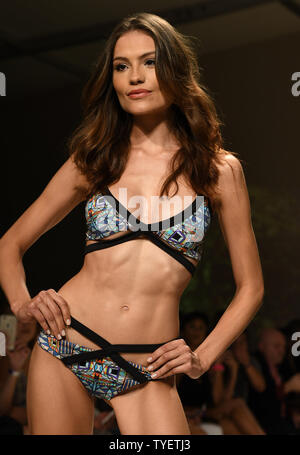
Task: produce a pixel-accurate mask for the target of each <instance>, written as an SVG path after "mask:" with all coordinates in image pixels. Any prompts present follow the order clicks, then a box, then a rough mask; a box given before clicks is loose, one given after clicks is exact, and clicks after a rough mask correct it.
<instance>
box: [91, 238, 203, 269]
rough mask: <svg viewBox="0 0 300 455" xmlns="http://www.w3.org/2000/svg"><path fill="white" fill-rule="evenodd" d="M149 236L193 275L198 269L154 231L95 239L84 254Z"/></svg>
mask: <svg viewBox="0 0 300 455" xmlns="http://www.w3.org/2000/svg"><path fill="white" fill-rule="evenodd" d="M141 235H143V236H147V237H149V239H150V240H151V242H153V243H154V244H155V245H157V246H158V247H159V248H161V249H162V250H164V251H165V252H166V253H168V254H170V255H171V256H173V258H175V259H177V261H179V262H180V263H181V264H182V265H183V266H184V267H185V268H186V269H187V270H188V271H189V272H190V273H191V274H192V275H194V273H195V271H196V267H195V266H194V264H192V263H191V261H189V260H188V259H187V258H186V257H185V256H184V255H183V254H182V253H180V252H179V251H177V250H174V248H172V247H171V246H169V245H167V244H166V243H165V242H164V241H162V240H161V239H160V238H159V237H157V236H156V235H155V234H154V233H153V232H152V231H130V232H128V233H126V234H125V235H122V236H121V237H118V238H115V239H107V240H103V241H102V239H95V241H97V243H91V244H89V245H85V248H84V254H87V253H90V252H92V251H96V250H102V249H104V248H109V247H111V246H114V245H119V244H120V243H124V242H127V241H128V240H132V239H136V238H138V237H139V236H141Z"/></svg>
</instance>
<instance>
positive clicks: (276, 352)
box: [249, 328, 300, 434]
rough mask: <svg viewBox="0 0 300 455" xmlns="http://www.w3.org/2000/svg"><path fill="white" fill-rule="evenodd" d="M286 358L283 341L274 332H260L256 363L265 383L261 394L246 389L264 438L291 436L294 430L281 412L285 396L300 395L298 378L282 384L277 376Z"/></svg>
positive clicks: (282, 411) (282, 337)
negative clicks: (289, 394)
mask: <svg viewBox="0 0 300 455" xmlns="http://www.w3.org/2000/svg"><path fill="white" fill-rule="evenodd" d="M285 354H286V339H285V337H284V335H283V334H282V332H280V331H279V330H276V329H275V328H266V329H263V331H262V333H261V335H260V338H259V342H258V349H257V351H256V352H255V356H256V359H257V360H258V362H259V363H260V367H261V371H262V374H263V375H264V379H265V382H266V388H265V389H264V391H262V392H259V391H257V390H255V389H254V388H253V387H250V389H249V406H250V408H251V409H252V411H253V413H254V414H255V416H256V417H257V419H258V421H259V422H260V424H261V425H262V427H263V428H264V429H265V431H266V432H267V434H294V433H295V432H296V428H295V426H294V425H293V423H292V422H291V421H290V420H289V419H288V418H287V416H286V411H285V399H286V395H287V394H288V393H290V392H300V374H299V373H296V374H294V375H293V376H292V377H291V378H290V379H288V380H287V381H284V380H283V378H282V377H281V375H280V372H279V365H280V364H281V362H282V361H283V359H284V356H285Z"/></svg>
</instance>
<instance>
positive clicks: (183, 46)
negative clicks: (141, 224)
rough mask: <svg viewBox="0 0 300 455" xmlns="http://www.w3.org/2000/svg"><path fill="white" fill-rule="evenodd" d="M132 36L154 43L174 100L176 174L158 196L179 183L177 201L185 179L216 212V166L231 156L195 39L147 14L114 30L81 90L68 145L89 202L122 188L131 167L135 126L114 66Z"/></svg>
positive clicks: (159, 71) (164, 85) (162, 80)
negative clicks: (125, 38) (117, 51)
mask: <svg viewBox="0 0 300 455" xmlns="http://www.w3.org/2000/svg"><path fill="white" fill-rule="evenodd" d="M131 30H142V31H143V32H145V33H147V34H148V35H150V36H151V37H152V38H153V40H154V42H155V49H156V57H155V69H156V77H157V79H158V82H159V85H160V87H161V89H162V90H165V91H166V93H168V94H170V95H171V99H172V100H173V104H172V105H171V106H170V108H169V111H170V112H169V114H170V115H169V119H168V124H169V128H170V131H171V133H173V135H174V137H175V138H176V139H177V140H178V142H179V144H180V145H181V148H180V149H179V150H178V151H177V152H176V153H175V154H174V155H173V157H172V161H171V171H172V172H171V173H170V175H169V176H168V177H167V179H166V180H165V182H164V184H163V186H162V188H161V191H160V196H163V195H164V194H167V196H169V190H170V186H171V185H172V183H173V182H174V183H175V184H176V187H177V190H176V192H175V194H177V191H178V183H177V178H178V177H179V176H180V175H181V174H182V175H183V176H184V177H185V178H186V179H187V182H189V183H190V186H191V187H192V188H193V189H194V191H195V193H196V194H197V195H205V196H207V197H208V198H209V199H210V202H211V205H212V208H213V210H216V208H217V207H218V205H219V203H218V198H217V193H218V192H217V189H216V184H217V181H218V177H219V170H218V168H217V163H221V160H222V158H223V157H224V155H226V154H228V153H229V152H227V151H225V150H223V149H222V148H221V147H222V146H223V139H222V135H221V131H220V128H221V126H222V125H223V123H222V122H221V121H220V119H219V118H218V115H217V112H216V108H215V105H214V102H213V100H212V97H211V96H210V95H209V93H208V90H207V88H206V87H204V85H203V84H202V83H201V81H200V70H199V65H198V61H197V53H196V51H195V49H194V46H193V41H192V39H191V37H188V36H186V35H183V34H181V33H179V32H178V31H177V30H176V29H175V28H174V27H173V26H172V25H171V24H169V23H168V22H167V21H166V20H165V19H163V18H161V17H160V16H157V15H154V14H150V13H144V12H142V13H137V14H133V15H130V16H127V17H125V18H124V19H123V20H122V21H121V22H120V23H119V24H118V25H117V26H116V27H115V28H114V29H113V31H112V33H111V34H110V36H109V38H108V39H107V41H106V45H105V48H104V51H103V52H102V53H101V55H100V56H99V58H98V60H97V61H96V62H95V65H94V69H93V71H92V72H91V75H90V77H89V79H88V81H87V83H86V85H85V86H84V88H83V91H82V96H81V105H82V109H83V120H82V122H81V124H80V125H79V126H78V127H77V128H76V130H75V131H74V133H73V134H72V136H71V137H70V138H69V139H68V141H67V145H68V151H69V155H70V156H72V158H73V160H74V162H75V163H76V165H77V167H78V168H79V170H80V171H81V172H82V173H83V174H84V175H85V177H86V179H87V180H88V182H89V183H90V187H89V190H88V191H87V193H86V197H87V198H88V197H90V196H91V195H93V194H95V193H97V192H101V191H102V190H103V189H104V188H105V187H106V186H109V185H110V184H113V183H115V182H117V181H118V180H119V179H120V177H121V175H122V173H123V172H124V170H125V167H126V163H127V159H128V155H129V150H130V132H131V128H132V125H133V121H134V119H133V115H131V114H129V113H128V112H126V111H124V109H123V108H122V107H121V106H120V103H119V100H118V97H117V94H116V92H115V89H114V87H113V82H112V79H113V77H112V72H113V64H112V60H113V52H114V48H115V45H116V42H117V40H118V39H119V38H120V37H121V36H122V35H123V34H124V33H126V32H128V31H131ZM231 153H232V152H231Z"/></svg>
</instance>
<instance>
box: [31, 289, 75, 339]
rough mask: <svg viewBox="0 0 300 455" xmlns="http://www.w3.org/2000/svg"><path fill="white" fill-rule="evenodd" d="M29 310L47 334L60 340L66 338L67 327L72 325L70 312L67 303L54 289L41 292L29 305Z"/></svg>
mask: <svg viewBox="0 0 300 455" xmlns="http://www.w3.org/2000/svg"><path fill="white" fill-rule="evenodd" d="M28 309H29V311H30V313H31V314H32V315H33V316H34V317H35V319H36V320H37V321H38V323H39V324H40V325H41V327H42V328H43V330H44V331H45V332H47V333H48V334H50V333H51V334H53V335H54V336H55V337H56V338H58V339H59V340H60V339H61V338H62V337H63V336H65V334H66V333H65V328H66V325H70V323H71V315H70V310H69V307H68V304H67V302H66V301H65V300H64V299H63V297H62V296H60V295H59V294H57V292H55V291H54V289H49V290H48V291H41V292H39V294H38V295H37V296H36V297H34V299H32V301H31V302H30V303H29V304H28Z"/></svg>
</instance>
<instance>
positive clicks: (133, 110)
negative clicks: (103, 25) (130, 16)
mask: <svg viewBox="0 0 300 455" xmlns="http://www.w3.org/2000/svg"><path fill="white" fill-rule="evenodd" d="M113 86H114V88H115V91H116V94H117V96H118V99H119V102H120V105H121V106H122V108H123V109H124V110H125V111H126V112H128V113H130V114H132V115H145V114H154V113H156V114H157V113H162V112H163V111H165V110H166V109H168V107H169V106H170V105H171V104H172V103H171V101H170V100H168V96H167V94H166V93H163V92H162V90H161V89H160V86H159V83H158V80H157V78H156V71H155V43H154V40H153V38H151V36H149V35H147V34H146V33H144V32H143V31H141V30H134V31H130V32H126V33H125V34H124V35H122V36H121V37H120V38H119V39H118V41H117V42H116V45H115V49H114V53H113ZM132 90H148V91H149V92H147V93H146V94H143V95H139V96H138V97H130V96H129V92H130V91H132Z"/></svg>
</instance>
